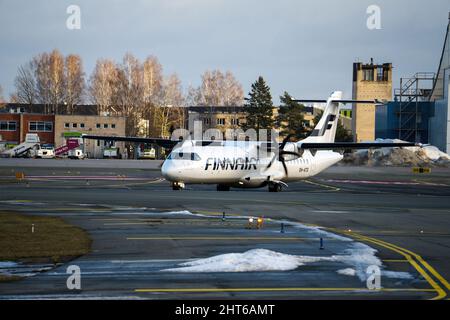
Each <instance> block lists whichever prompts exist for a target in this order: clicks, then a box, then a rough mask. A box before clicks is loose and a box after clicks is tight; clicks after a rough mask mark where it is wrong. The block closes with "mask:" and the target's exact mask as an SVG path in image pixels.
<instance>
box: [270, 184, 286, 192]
mask: <svg viewBox="0 0 450 320" xmlns="http://www.w3.org/2000/svg"><path fill="white" fill-rule="evenodd" d="M282 189H283V188H282V186H281V184H280V183H269V192H280V191H281V190H282Z"/></svg>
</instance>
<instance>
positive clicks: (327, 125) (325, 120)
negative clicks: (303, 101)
mask: <svg viewBox="0 0 450 320" xmlns="http://www.w3.org/2000/svg"><path fill="white" fill-rule="evenodd" d="M341 99H342V91H334V92H333V93H332V94H331V95H330V97H329V98H328V99H327V101H326V103H327V104H326V107H325V110H324V111H323V114H322V117H321V118H320V120H319V122H318V123H317V125H316V127H315V128H314V130H313V131H312V133H311V135H310V136H309V137H307V138H306V139H304V140H302V142H334V139H335V137H336V128H337V124H338V120H339V102H336V100H341Z"/></svg>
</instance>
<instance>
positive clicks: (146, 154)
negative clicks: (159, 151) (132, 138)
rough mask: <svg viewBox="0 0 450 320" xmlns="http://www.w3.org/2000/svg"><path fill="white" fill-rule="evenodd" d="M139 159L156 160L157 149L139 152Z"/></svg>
mask: <svg viewBox="0 0 450 320" xmlns="http://www.w3.org/2000/svg"><path fill="white" fill-rule="evenodd" d="M138 158H139V159H152V160H155V159H156V150H155V148H148V149H144V150H142V151H141V149H139V150H138Z"/></svg>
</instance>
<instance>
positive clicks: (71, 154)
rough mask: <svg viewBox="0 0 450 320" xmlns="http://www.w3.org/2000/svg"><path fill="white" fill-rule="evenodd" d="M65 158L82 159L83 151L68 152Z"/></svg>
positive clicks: (73, 150)
mask: <svg viewBox="0 0 450 320" xmlns="http://www.w3.org/2000/svg"><path fill="white" fill-rule="evenodd" d="M67 157H68V158H70V159H84V158H85V154H84V153H83V150H81V149H79V148H76V149H72V150H69V152H68V155H67Z"/></svg>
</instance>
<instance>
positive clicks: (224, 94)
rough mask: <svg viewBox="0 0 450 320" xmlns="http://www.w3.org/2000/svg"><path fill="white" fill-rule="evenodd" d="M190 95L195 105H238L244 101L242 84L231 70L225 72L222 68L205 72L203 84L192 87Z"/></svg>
mask: <svg viewBox="0 0 450 320" xmlns="http://www.w3.org/2000/svg"><path fill="white" fill-rule="evenodd" d="M188 96H189V99H190V102H191V104H194V105H206V106H207V105H209V106H236V105H242V104H243V101H244V91H243V89H242V86H241V84H240V83H239V82H238V81H237V80H236V78H235V77H234V76H233V74H232V73H231V72H230V71H227V72H226V73H225V74H223V73H222V72H221V71H220V70H213V71H206V72H204V73H203V75H202V84H201V86H200V87H199V88H197V89H190V92H189V93H188ZM192 102H193V103H192Z"/></svg>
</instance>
